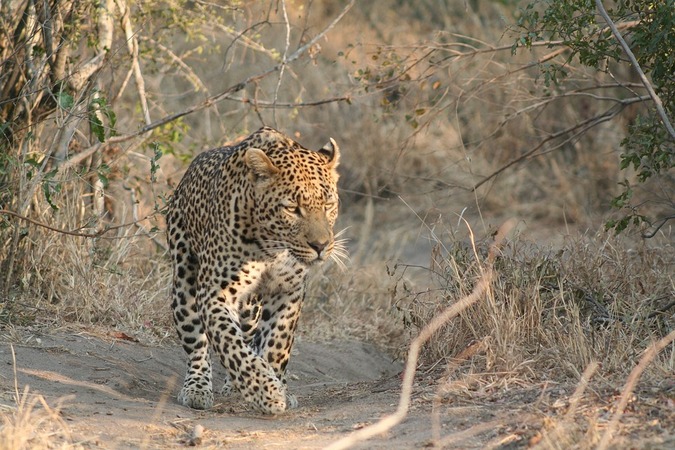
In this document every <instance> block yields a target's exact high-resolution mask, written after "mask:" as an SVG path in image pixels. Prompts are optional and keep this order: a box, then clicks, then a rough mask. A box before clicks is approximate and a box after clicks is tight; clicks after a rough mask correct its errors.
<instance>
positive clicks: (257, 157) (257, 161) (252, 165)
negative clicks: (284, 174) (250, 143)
mask: <svg viewBox="0 0 675 450" xmlns="http://www.w3.org/2000/svg"><path fill="white" fill-rule="evenodd" d="M244 161H246V165H247V166H248V168H249V169H250V171H251V176H252V178H253V181H259V180H261V179H268V178H272V177H273V176H275V175H276V174H277V173H279V169H278V168H277V167H276V166H275V165H274V163H273V162H272V161H271V160H270V159H269V158H268V157H267V155H266V154H265V152H263V151H262V150H260V149H259V148H249V149H248V150H246V154H245V155H244Z"/></svg>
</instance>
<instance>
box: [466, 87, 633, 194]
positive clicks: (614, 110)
mask: <svg viewBox="0 0 675 450" xmlns="http://www.w3.org/2000/svg"><path fill="white" fill-rule="evenodd" d="M639 101H642V98H641V97H633V98H630V99H626V100H623V101H620V102H619V103H617V104H616V105H614V106H612V107H611V108H609V109H607V110H606V111H605V112H604V113H602V114H599V115H597V116H593V117H590V118H588V119H586V120H584V121H582V122H579V123H576V124H574V125H572V126H570V127H567V128H565V129H564V130H560V131H558V132H555V133H553V134H550V135H548V136H547V137H546V138H545V139H543V140H542V141H541V142H539V144H537V145H536V146H534V147H533V148H531V149H530V150H528V151H527V152H525V153H523V154H522V155H520V156H519V157H517V158H515V159H513V160H511V161H509V162H508V163H506V164H504V165H503V166H501V167H500V168H499V169H497V170H495V171H494V172H492V173H491V174H490V175H488V176H486V177H485V178H483V179H482V180H481V181H479V182H478V183H476V184H475V185H474V186H473V188H472V190H473V191H476V190H477V189H478V188H479V187H481V186H482V185H483V184H485V183H487V182H488V181H490V180H491V179H493V178H494V177H496V176H497V175H499V174H501V173H502V172H504V171H505V170H506V169H508V168H509V167H511V166H513V165H515V164H518V163H520V162H522V161H524V160H526V159H528V158H530V157H532V156H533V155H534V154H535V153H536V152H537V151H539V150H540V149H541V148H542V147H544V146H545V145H546V144H548V143H549V142H550V141H553V140H555V139H558V138H559V137H562V136H565V135H566V134H568V133H571V132H573V131H576V133H574V135H573V136H572V137H570V138H568V139H566V140H565V141H564V142H563V143H562V144H564V143H566V142H569V141H570V140H571V139H573V138H575V137H576V136H580V135H582V134H583V133H585V132H586V131H587V130H589V129H591V128H593V127H594V126H596V125H599V124H601V123H603V122H607V121H608V120H611V119H612V118H614V117H615V116H616V115H617V114H619V113H620V112H621V111H622V110H623V109H624V108H625V107H627V106H628V105H630V104H632V103H636V102H639ZM577 130H578V131H577ZM562 144H559V145H557V146H555V148H559V147H560V146H561V145H562ZM549 151H550V150H549ZM547 153H548V152H547ZM542 154H543V153H542ZM535 156H539V155H535Z"/></svg>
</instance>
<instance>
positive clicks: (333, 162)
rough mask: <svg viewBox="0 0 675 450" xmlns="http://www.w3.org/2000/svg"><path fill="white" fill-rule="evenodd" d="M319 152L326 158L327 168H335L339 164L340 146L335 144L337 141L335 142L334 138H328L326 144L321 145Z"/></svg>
mask: <svg viewBox="0 0 675 450" xmlns="http://www.w3.org/2000/svg"><path fill="white" fill-rule="evenodd" d="M319 153H321V154H322V155H324V156H326V157H327V158H328V167H329V168H331V169H335V168H336V167H337V166H338V165H340V147H339V146H338V145H337V142H335V139H333V138H330V140H329V141H328V142H327V143H326V145H324V146H323V147H321V149H320V150H319Z"/></svg>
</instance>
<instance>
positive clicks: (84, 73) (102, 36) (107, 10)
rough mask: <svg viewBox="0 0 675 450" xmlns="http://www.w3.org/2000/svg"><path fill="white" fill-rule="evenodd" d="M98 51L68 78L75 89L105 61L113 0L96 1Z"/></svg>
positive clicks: (108, 46)
mask: <svg viewBox="0 0 675 450" xmlns="http://www.w3.org/2000/svg"><path fill="white" fill-rule="evenodd" d="M97 8H98V13H97V14H98V24H97V26H98V43H99V44H98V52H97V53H96V55H95V56H94V57H93V58H91V59H90V60H89V61H88V62H87V63H85V64H84V65H83V66H82V67H81V68H80V70H78V71H77V72H75V73H74V74H73V75H71V77H70V78H69V79H68V82H69V84H70V85H71V86H72V87H73V89H74V90H75V91H79V90H80V89H82V87H83V86H84V84H85V83H86V82H87V81H88V80H89V78H91V76H92V75H93V74H94V73H95V72H96V71H98V70H99V69H100V68H101V67H103V64H104V62H105V57H106V55H107V54H108V51H110V48H111V47H112V37H113V14H112V9H113V0H105V1H102V2H100V3H98V6H97Z"/></svg>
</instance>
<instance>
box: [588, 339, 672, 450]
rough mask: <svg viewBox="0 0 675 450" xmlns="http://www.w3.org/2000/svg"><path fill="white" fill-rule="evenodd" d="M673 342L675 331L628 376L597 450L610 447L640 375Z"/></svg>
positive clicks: (645, 356) (647, 352)
mask: <svg viewBox="0 0 675 450" xmlns="http://www.w3.org/2000/svg"><path fill="white" fill-rule="evenodd" d="M673 340H675V330H673V331H671V332H670V333H668V334H667V335H666V337H664V338H662V339H661V340H659V341H658V342H656V343H654V344H652V345H651V346H650V347H649V348H648V349H647V350H646V351H645V353H644V355H642V358H640V362H639V363H638V365H637V366H635V368H633V370H632V371H631V373H630V375H629V376H628V379H627V380H626V384H625V386H624V388H623V390H622V391H621V397H619V401H618V403H617V405H616V409H615V411H614V415H613V416H612V420H610V421H609V424H608V425H607V429H606V430H605V434H604V435H603V436H602V440H601V441H600V444H598V447H597V449H596V450H604V449H606V448H607V447H608V446H609V443H610V441H611V440H612V437H613V436H614V433H615V432H616V428H617V427H618V425H619V420H621V416H622V415H623V411H624V409H626V406H627V405H628V401H629V400H630V397H631V395H632V394H633V391H634V390H635V385H636V384H637V382H638V380H639V379H640V375H642V372H644V370H645V369H646V368H647V366H648V365H649V363H650V362H652V360H653V359H654V358H655V357H656V355H658V353H659V352H660V351H661V350H663V349H664V348H666V347H667V346H668V345H670V343H671V342H673Z"/></svg>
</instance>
